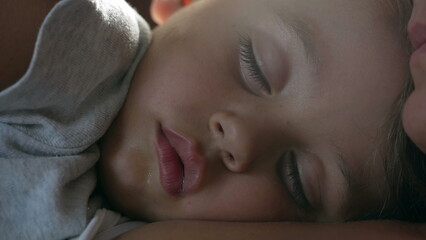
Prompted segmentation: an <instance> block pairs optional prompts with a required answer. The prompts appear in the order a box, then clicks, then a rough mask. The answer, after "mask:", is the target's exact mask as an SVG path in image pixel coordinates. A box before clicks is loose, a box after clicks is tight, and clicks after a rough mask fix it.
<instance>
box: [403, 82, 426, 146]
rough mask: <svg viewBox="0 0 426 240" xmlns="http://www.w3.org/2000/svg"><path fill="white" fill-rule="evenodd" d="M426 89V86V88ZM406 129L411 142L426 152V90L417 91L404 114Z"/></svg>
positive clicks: (408, 101)
mask: <svg viewBox="0 0 426 240" xmlns="http://www.w3.org/2000/svg"><path fill="white" fill-rule="evenodd" d="M425 87H426V86H425ZM403 124H404V129H405V131H406V133H407V134H408V136H409V137H410V138H411V140H412V141H413V142H414V143H415V144H416V145H417V146H418V147H419V148H421V149H422V151H423V152H425V151H426V88H423V89H416V90H415V91H414V92H413V93H412V94H411V96H410V97H409V99H408V100H407V103H406V105H405V108H404V112H403Z"/></svg>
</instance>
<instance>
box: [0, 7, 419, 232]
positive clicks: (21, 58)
mask: <svg viewBox="0 0 426 240" xmlns="http://www.w3.org/2000/svg"><path fill="white" fill-rule="evenodd" d="M55 2H56V1H41V0H40V1H38V4H36V5H32V7H31V8H28V6H27V4H28V2H27V1H17V0H11V1H3V2H2V8H0V11H1V14H0V16H1V18H2V20H4V21H0V35H1V36H2V38H0V47H1V52H2V54H1V55H0V63H1V66H6V65H4V64H9V65H7V66H10V67H7V68H4V67H2V68H1V71H0V89H3V88H6V87H7V86H9V85H11V84H13V83H14V82H15V81H16V80H18V79H19V77H20V76H22V74H23V73H24V72H25V69H26V68H27V66H28V63H29V60H30V57H31V54H32V50H33V47H34V42H35V37H36V33H37V31H38V28H39V26H40V24H41V21H42V20H43V18H44V17H45V16H46V14H47V13H48V11H49V10H50V9H51V7H52V6H53V4H54V3H55ZM139 4H140V2H139ZM134 5H135V6H137V5H138V2H136V3H135V4H134ZM10 23H14V24H13V25H11V24H10ZM425 233H426V229H425V227H424V225H410V224H408V225H407V224H403V223H394V222H364V223H348V224H337V225H329V224H315V225H311V224H302V223H291V224H290V223H220V222H183V221H182V222H159V223H155V224H149V225H147V226H145V227H142V228H139V229H137V230H136V231H133V232H130V233H129V234H126V235H124V236H122V239H140V238H142V239H225V240H226V239H265V238H266V239H284V238H285V239H333V238H335V239H342V238H343V237H344V238H345V239H348V237H352V239H360V238H361V239H364V240H365V239H368V238H371V239H379V238H386V239H424V238H425V236H426V235H425Z"/></svg>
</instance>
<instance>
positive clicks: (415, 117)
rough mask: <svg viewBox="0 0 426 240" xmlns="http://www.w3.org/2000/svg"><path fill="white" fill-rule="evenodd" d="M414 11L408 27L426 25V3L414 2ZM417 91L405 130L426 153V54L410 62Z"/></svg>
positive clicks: (406, 112)
mask: <svg viewBox="0 0 426 240" xmlns="http://www.w3.org/2000/svg"><path fill="white" fill-rule="evenodd" d="M413 2H414V10H413V14H412V16H411V19H410V23H409V25H408V28H409V30H410V29H412V28H413V27H414V26H415V25H416V24H424V25H426V1H424V0H414V1H413ZM410 68H411V73H412V75H413V80H414V86H415V90H414V92H413V93H412V94H411V96H410V97H409V99H408V100H407V103H406V106H405V109H404V112H403V120H404V122H403V123H404V128H405V131H406V132H407V134H408V135H409V136H410V138H411V139H412V140H413V141H414V143H416V144H417V146H418V147H419V148H420V149H422V151H423V152H425V153H426V52H423V53H422V54H421V55H420V56H419V57H417V58H415V59H412V60H411V61H410Z"/></svg>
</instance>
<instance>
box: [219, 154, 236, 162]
mask: <svg viewBox="0 0 426 240" xmlns="http://www.w3.org/2000/svg"><path fill="white" fill-rule="evenodd" d="M222 159H223V160H224V162H225V163H227V164H232V163H233V162H234V161H235V158H234V156H233V155H232V154H231V153H230V152H226V151H223V152H222Z"/></svg>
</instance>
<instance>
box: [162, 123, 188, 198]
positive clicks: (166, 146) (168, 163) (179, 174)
mask: <svg viewBox="0 0 426 240" xmlns="http://www.w3.org/2000/svg"><path fill="white" fill-rule="evenodd" d="M156 148H157V154H158V160H159V165H160V182H161V186H162V187H163V189H164V190H165V191H166V192H167V193H169V194H170V195H172V196H179V195H181V194H182V192H183V189H182V188H183V178H184V167H183V164H182V162H181V159H180V157H179V155H178V154H177V152H176V150H175V149H174V148H173V147H172V145H171V144H170V142H169V140H168V139H167V138H166V136H165V135H164V133H163V131H162V130H161V129H160V130H159V132H158V134H157V139H156Z"/></svg>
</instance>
